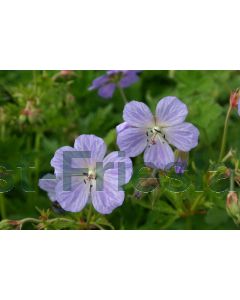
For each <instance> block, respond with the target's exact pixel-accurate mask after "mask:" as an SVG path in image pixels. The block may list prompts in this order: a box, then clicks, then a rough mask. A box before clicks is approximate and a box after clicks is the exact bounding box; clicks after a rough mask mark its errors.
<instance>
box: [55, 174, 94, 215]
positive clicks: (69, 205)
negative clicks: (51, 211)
mask: <svg viewBox="0 0 240 300" xmlns="http://www.w3.org/2000/svg"><path fill="white" fill-rule="evenodd" d="M89 195H90V183H89V182H86V183H85V182H84V181H83V180H79V178H78V179H74V178H73V180H72V184H71V190H69V191H68V190H66V188H64V186H63V180H61V181H59V183H58V184H57V186H56V200H57V202H58V203H59V204H60V205H61V207H62V208H63V209H64V210H66V211H70V212H79V211H81V210H82V209H83V208H84V207H85V205H86V204H87V202H88V199H89Z"/></svg>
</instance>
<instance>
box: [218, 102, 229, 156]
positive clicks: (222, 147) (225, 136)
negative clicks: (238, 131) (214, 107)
mask: <svg viewBox="0 0 240 300" xmlns="http://www.w3.org/2000/svg"><path fill="white" fill-rule="evenodd" d="M231 111H232V106H231V105H230V106H229V108H228V111H227V115H226V119H225V123H224V129H223V137H222V144H221V150H220V155H219V161H221V160H222V159H223V156H224V153H225V147H226V138H227V129H228V121H229V117H230V115H231Z"/></svg>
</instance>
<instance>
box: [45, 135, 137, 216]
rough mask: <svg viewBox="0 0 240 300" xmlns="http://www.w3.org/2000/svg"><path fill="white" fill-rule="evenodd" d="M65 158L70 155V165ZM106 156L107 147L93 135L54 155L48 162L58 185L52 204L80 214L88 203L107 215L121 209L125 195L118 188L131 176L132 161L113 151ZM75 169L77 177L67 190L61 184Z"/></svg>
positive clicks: (75, 176)
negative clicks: (101, 170) (70, 171)
mask: <svg viewBox="0 0 240 300" xmlns="http://www.w3.org/2000/svg"><path fill="white" fill-rule="evenodd" d="M79 153H81V154H82V153H83V154H84V155H83V156H84V157H83V156H82V158H80V157H79V156H77V157H78V158H76V154H79ZM64 154H65V155H69V154H73V156H72V158H71V160H70V162H71V163H70V162H69V161H67V160H66V156H64ZM87 154H89V155H87ZM105 154H106V144H105V143H104V141H103V140H102V139H101V138H99V137H97V136H95V135H80V136H79V137H78V138H77V139H76V140H75V143H74V147H73V148H72V147H62V148H60V149H58V150H57V151H56V153H55V155H54V157H53V159H52V160H51V165H52V167H53V168H54V171H55V175H56V177H57V181H58V182H57V184H56V188H55V192H56V195H55V200H56V201H57V202H58V203H59V204H60V205H61V207H62V208H63V209H64V210H66V211H71V212H79V211H81V210H82V209H83V208H84V207H85V205H86V204H87V203H88V202H92V204H93V206H94V208H95V209H96V210H97V211H98V212H99V213H101V214H109V213H111V212H112V211H113V210H114V209H115V208H116V207H118V206H120V205H122V203H123V201H124V197H125V194H124V191H123V190H122V189H121V186H122V185H123V184H126V183H128V182H129V180H130V178H131V176H132V161H131V159H129V158H128V157H125V155H123V153H122V152H118V151H115V152H112V153H110V154H108V155H107V156H106V157H105ZM74 157H75V158H74ZM101 163H102V167H103V168H105V169H107V170H104V172H100V170H99V168H98V166H99V164H100V165H101ZM120 166H121V167H124V170H123V169H121V167H120ZM66 168H67V169H66ZM69 168H71V169H69ZM74 169H75V170H76V173H75V174H74V175H73V174H71V175H70V189H69V188H66V186H65V183H64V180H65V179H66V177H67V176H68V173H67V172H68V170H74ZM77 169H78V170H77ZM100 183H102V186H101V188H99V186H100V185H101V184H100ZM45 190H46V189H45Z"/></svg>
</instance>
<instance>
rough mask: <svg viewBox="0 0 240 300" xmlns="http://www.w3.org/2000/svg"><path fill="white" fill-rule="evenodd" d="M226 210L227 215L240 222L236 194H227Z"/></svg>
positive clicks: (239, 207) (239, 209) (239, 206)
mask: <svg viewBox="0 0 240 300" xmlns="http://www.w3.org/2000/svg"><path fill="white" fill-rule="evenodd" d="M226 209H227V212H228V214H229V215H230V216H231V217H232V218H233V219H234V220H235V221H236V222H237V223H239V221H240V205H239V199H238V195H237V193H236V192H233V191H231V192H229V193H228V195H227V201H226Z"/></svg>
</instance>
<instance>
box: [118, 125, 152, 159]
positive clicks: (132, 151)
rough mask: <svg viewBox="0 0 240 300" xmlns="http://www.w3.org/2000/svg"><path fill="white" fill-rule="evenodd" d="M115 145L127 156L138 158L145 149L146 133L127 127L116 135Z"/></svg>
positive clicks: (141, 129)
mask: <svg viewBox="0 0 240 300" xmlns="http://www.w3.org/2000/svg"><path fill="white" fill-rule="evenodd" d="M117 145H118V147H119V149H120V150H121V151H125V153H126V155H127V156H129V157H135V156H138V155H139V154H140V153H142V152H143V151H144V149H145V148H146V147H147V135H146V132H145V130H144V129H143V128H135V127H127V128H125V129H124V130H122V131H121V132H120V133H119V134H118V135H117Z"/></svg>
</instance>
